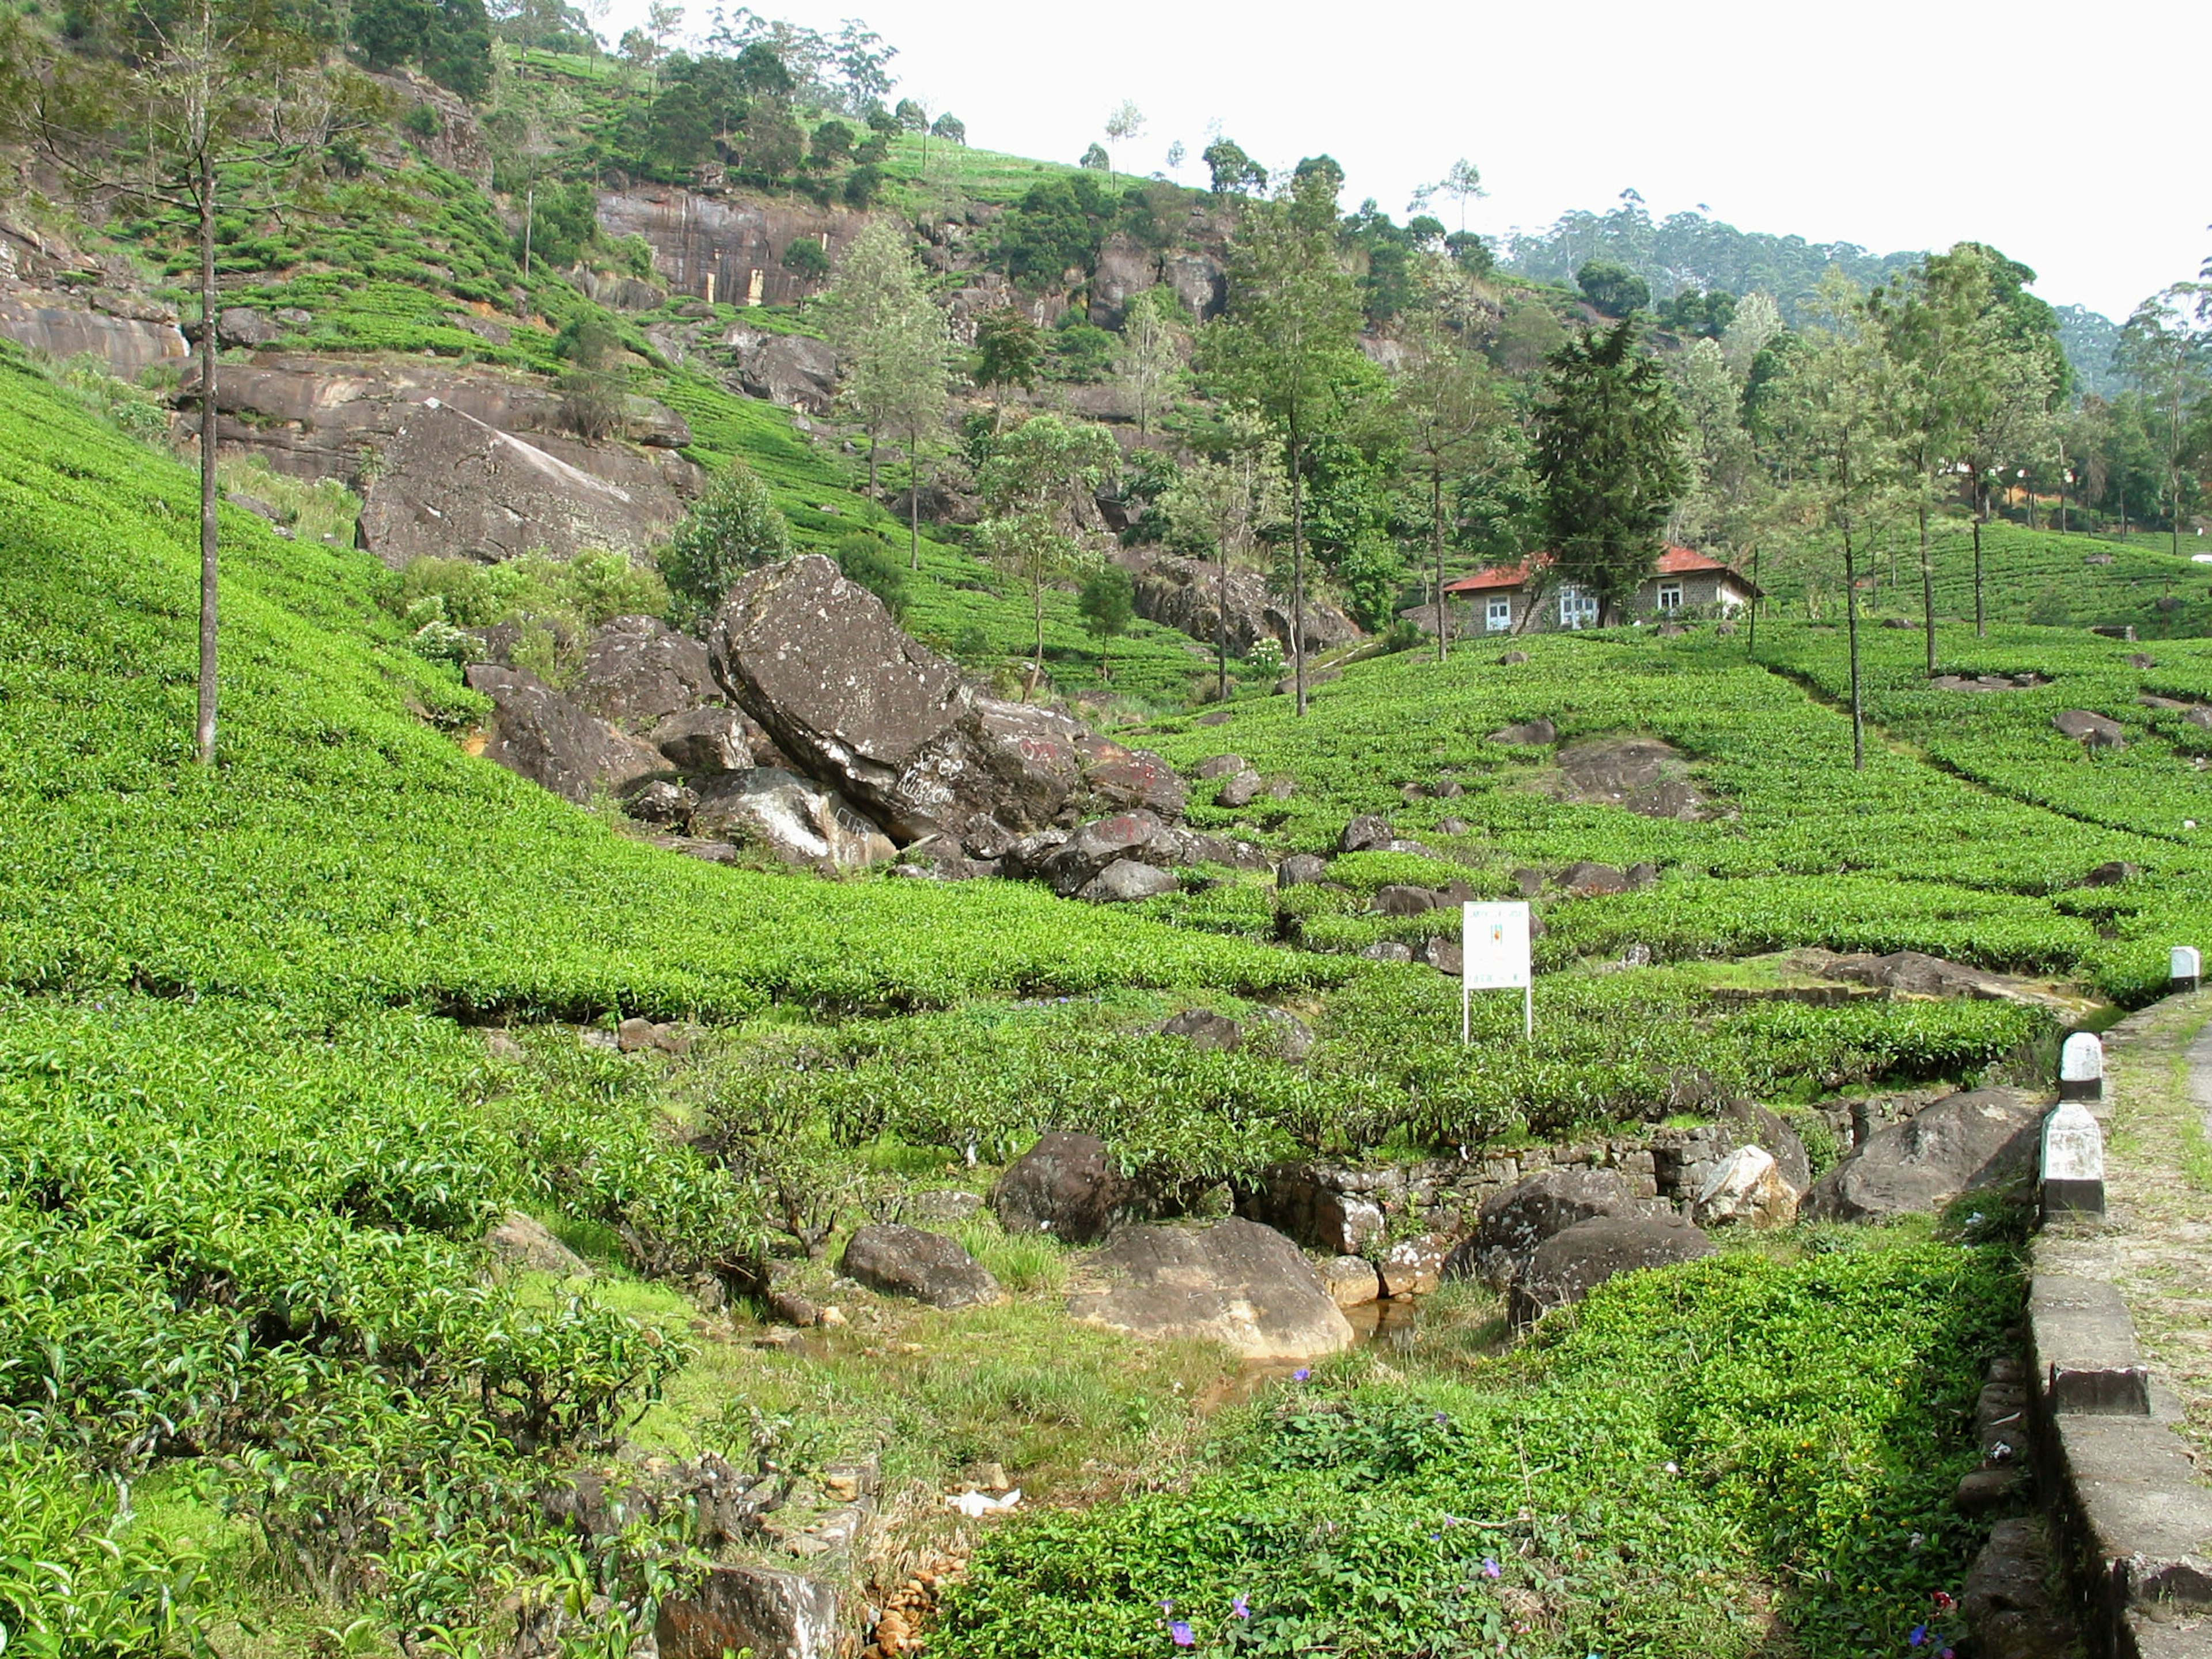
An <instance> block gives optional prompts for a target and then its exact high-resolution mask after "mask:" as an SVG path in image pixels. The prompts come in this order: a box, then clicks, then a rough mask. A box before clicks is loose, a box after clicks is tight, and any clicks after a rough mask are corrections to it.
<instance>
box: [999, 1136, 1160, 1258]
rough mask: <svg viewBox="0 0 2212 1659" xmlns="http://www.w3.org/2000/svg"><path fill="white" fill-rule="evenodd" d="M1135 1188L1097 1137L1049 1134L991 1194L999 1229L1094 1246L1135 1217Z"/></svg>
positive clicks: (1014, 1165) (1010, 1167) (1010, 1168)
mask: <svg viewBox="0 0 2212 1659" xmlns="http://www.w3.org/2000/svg"><path fill="white" fill-rule="evenodd" d="M1138 1201H1139V1194H1138V1192H1137V1189H1136V1188H1135V1187H1134V1186H1133V1184H1132V1183H1131V1182H1130V1181H1129V1179H1128V1177H1127V1176H1124V1175H1123V1174H1122V1173H1121V1165H1120V1164H1118V1163H1116V1162H1115V1159H1114V1157H1113V1155H1112V1154H1111V1153H1110V1152H1108V1151H1107V1150H1106V1143H1105V1142H1104V1141H1103V1140H1101V1139H1099V1138H1098V1137H1097V1135H1088V1134H1075V1133H1069V1132H1067V1131H1066V1130H1063V1129H1048V1130H1047V1131H1046V1132H1045V1133H1043V1134H1042V1135H1040V1136H1038V1137H1037V1140H1036V1145H1035V1146H1031V1147H1030V1149H1029V1151H1027V1152H1024V1153H1023V1154H1022V1155H1021V1156H1020V1157H1019V1158H1016V1159H1015V1160H1014V1161H1013V1163H1012V1164H1009V1165H1008V1166H1007V1167H1006V1173H1005V1174H1004V1175H1002V1176H1000V1177H999V1180H998V1184H997V1185H995V1186H994V1187H993V1188H991V1197H990V1204H991V1208H992V1210H993V1212H994V1213H995V1214H996V1215H997V1216H998V1218H999V1225H1000V1226H1002V1227H1004V1228H1005V1229H1006V1231H1008V1232H1010V1233H1050V1234H1052V1235H1053V1237H1055V1238H1060V1239H1065V1240H1066V1242H1067V1243H1071V1244H1089V1243H1093V1242H1095V1241H1096V1240H1097V1239H1101V1238H1103V1237H1105V1236H1106V1234H1107V1232H1108V1231H1109V1230H1110V1229H1111V1228H1112V1227H1114V1226H1115V1225H1116V1224H1117V1223H1119V1222H1121V1221H1122V1220H1124V1219H1126V1218H1127V1217H1128V1216H1129V1215H1130V1214H1132V1213H1133V1212H1134V1210H1135V1208H1136V1206H1137V1205H1138Z"/></svg>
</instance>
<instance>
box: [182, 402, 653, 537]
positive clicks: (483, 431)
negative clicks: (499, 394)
mask: <svg viewBox="0 0 2212 1659" xmlns="http://www.w3.org/2000/svg"><path fill="white" fill-rule="evenodd" d="M225 379H228V376H226V377H225ZM217 385H218V386H221V385H222V381H221V380H218V382H217ZM218 395H220V394H218ZM652 476H653V475H651V474H650V473H648V475H647V477H648V478H650V477H652ZM683 516H684V502H683V500H682V498H681V497H680V496H678V494H677V493H676V491H675V490H674V489H671V488H670V487H668V486H667V485H666V484H665V483H648V482H647V480H646V479H634V480H633V481H632V482H631V483H630V484H629V485H628V486H625V485H623V484H618V483H611V482H609V481H608V480H607V479H605V478H603V477H595V476H593V475H592V473H590V472H586V471H583V470H582V469H581V468H580V467H578V466H575V465H572V464H571V463H569V462H568V461H565V460H562V459H560V458H559V457H558V456H556V455H555V454H553V453H551V452H550V450H548V449H546V448H543V447H539V446H538V445H535V444H530V443H526V442H524V441H522V440H521V439H520V438H517V437H513V436H511V435H508V434H507V433H504V432H501V431H500V430H499V429H498V428H495V427H492V426H489V425H488V424H486V423H485V422H483V421H481V420H478V419H477V417H476V416H472V415H465V414H463V413H462V412H461V411H460V410H457V409H453V408H450V407H447V405H445V404H435V406H434V404H430V403H427V402H426V403H422V404H416V405H412V406H410V409H409V410H408V412H407V414H406V416H405V418H404V420H403V421H402V422H401V423H400V424H399V425H398V427H397V428H395V429H394V431H393V433H392V436H391V437H390V438H389V439H388V440H387V441H386V442H385V445H384V447H383V461H382V469H381V471H379V472H378V474H377V476H376V477H375V479H374V482H373V483H370V484H369V486H368V489H367V490H366V491H364V492H363V494H362V509H361V518H360V520H359V522H358V525H357V526H356V535H357V536H358V538H359V540H360V542H361V544H362V546H363V547H364V548H366V549H368V551H370V552H371V553H374V555H376V556H377V557H378V558H380V559H381V560H383V561H384V562H385V563H386V564H388V565H390V566H391V567H392V568H394V569H398V568H400V567H402V566H404V565H405V564H407V563H409V562H410V561H412V560H414V559H417V558H421V557H423V556H438V557H442V558H473V559H486V560H501V559H509V558H513V557H515V556H518V555H520V554H523V553H527V552H530V551H532V550H533V549H537V548H544V550H546V551H548V552H550V553H552V554H554V555H556V556H559V557H563V558H565V557H568V556H571V555H573V554H575V553H577V552H579V551H580V550H583V549H585V548H587V547H589V548H610V549H613V550H617V551H626V552H642V551H643V550H645V549H646V548H647V546H648V545H649V544H651V543H652V542H653V540H654V539H655V538H657V537H658V536H659V534H660V533H661V532H664V531H665V530H668V529H669V528H671V527H672V526H674V525H675V524H676V523H677V522H678V520H680V519H682V517H683Z"/></svg>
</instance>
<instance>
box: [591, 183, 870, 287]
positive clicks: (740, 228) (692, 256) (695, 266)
mask: <svg viewBox="0 0 2212 1659" xmlns="http://www.w3.org/2000/svg"><path fill="white" fill-rule="evenodd" d="M598 206H599V229H600V232H601V234H604V235H605V236H608V237H610V238H612V237H621V236H641V237H643V238H644V239H645V240H646V241H647V243H648V244H649V245H650V246H652V248H653V275H654V276H655V277H656V278H658V279H659V280H660V281H661V282H664V283H666V284H667V285H668V286H669V288H670V289H671V290H672V291H674V292H676V293H679V294H689V295H698V296H700V297H702V298H703V297H704V296H705V295H706V292H707V282H708V278H709V277H710V276H711V277H712V278H713V279H714V298H715V299H716V300H718V301H724V302H726V303H727V304H731V305H743V304H744V303H745V301H746V299H747V298H748V297H749V295H750V293H751V290H752V285H753V282H754V279H755V278H756V277H757V278H758V280H759V284H760V290H759V298H760V301H761V302H762V303H763V304H764V305H771V306H783V305H792V304H794V303H796V302H797V301H799V300H802V299H805V298H806V297H807V296H808V295H811V294H812V293H814V292H816V291H817V289H820V287H821V286H822V282H821V279H819V278H815V277H810V276H807V275H805V273H804V272H803V271H800V270H794V269H793V267H791V266H790V265H787V264H785V263H784V262H783V256H784V254H785V252H787V250H788V249H789V248H790V246H791V245H792V244H793V242H797V241H802V240H805V241H812V242H815V243H817V245H821V244H824V243H826V246H825V247H824V251H825V252H827V253H828V254H829V258H830V261H831V263H832V264H835V263H836V260H837V259H838V258H839V257H840V256H842V254H843V252H844V251H845V249H846V248H847V246H849V245H850V243H851V241H852V240H853V238H854V236H856V235H858V234H860V231H861V229H862V228H864V227H866V225H867V223H868V222H869V221H870V219H871V217H872V216H871V215H869V214H866V213H855V212H852V211H850V210H847V209H845V208H842V207H830V208H822V207H817V206H815V205H814V204H812V203H810V202H806V201H805V200H802V199H801V198H799V197H760V196H754V195H751V194H750V193H748V192H744V191H731V192H728V193H726V194H723V193H718V194H715V195H712V196H709V195H705V194H702V193H699V192H696V191H689V190H684V189H682V188H680V187H678V186H674V185H645V184H641V185H635V186H634V187H633V188H631V189H629V190H623V191H612V190H609V191H600V192H599V204H598Z"/></svg>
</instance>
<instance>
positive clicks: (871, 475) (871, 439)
mask: <svg viewBox="0 0 2212 1659" xmlns="http://www.w3.org/2000/svg"><path fill="white" fill-rule="evenodd" d="M875 498H876V434H875V428H872V427H871V428H869V429H868V499H869V500H870V501H873V500H875Z"/></svg>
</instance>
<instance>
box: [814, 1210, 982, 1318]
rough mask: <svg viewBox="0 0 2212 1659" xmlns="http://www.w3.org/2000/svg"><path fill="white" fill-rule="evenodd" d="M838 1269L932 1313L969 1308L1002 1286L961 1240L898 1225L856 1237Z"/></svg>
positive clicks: (874, 1227)
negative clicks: (908, 1299)
mask: <svg viewBox="0 0 2212 1659" xmlns="http://www.w3.org/2000/svg"><path fill="white" fill-rule="evenodd" d="M837 1270H838V1272H840V1273H843V1274H844V1275H845V1276H846V1277H847V1278H848V1279H858V1280H860V1283H861V1284H863V1285H866V1286H867V1287H868V1288H869V1289H870V1290H872V1291H877V1292H878V1293H879V1294H881V1295H884V1296H904V1297H912V1298H913V1299H914V1300H915V1301H917V1302H921V1303H926V1304H928V1305H929V1306H930V1307H933V1308H971V1307H975V1306H977V1305H979V1304H983V1303H987V1302H996V1301H997V1300H999V1298H1000V1294H1001V1292H1000V1289H999V1281H998V1280H997V1279H994V1278H992V1277H991V1275H990V1274H989V1273H986V1272H985V1271H984V1270H983V1266H982V1264H981V1262H979V1261H976V1260H975V1257H974V1256H972V1255H969V1254H968V1252H967V1251H966V1250H964V1249H962V1248H961V1247H960V1244H959V1242H958V1241H957V1240H956V1239H951V1238H947V1237H945V1235H944V1234H943V1233H929V1232H924V1231H922V1230H921V1228H919V1227H907V1226H902V1225H899V1224H897V1223H896V1222H871V1223H870V1224H869V1225H866V1226H865V1227H863V1228H861V1229H860V1231H858V1232H855V1233H854V1235H853V1237H852V1241H851V1242H850V1243H848V1244H847V1245H846V1246H845V1254H844V1255H843V1256H842V1257H841V1258H840V1259H839V1261H838V1263H837Z"/></svg>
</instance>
